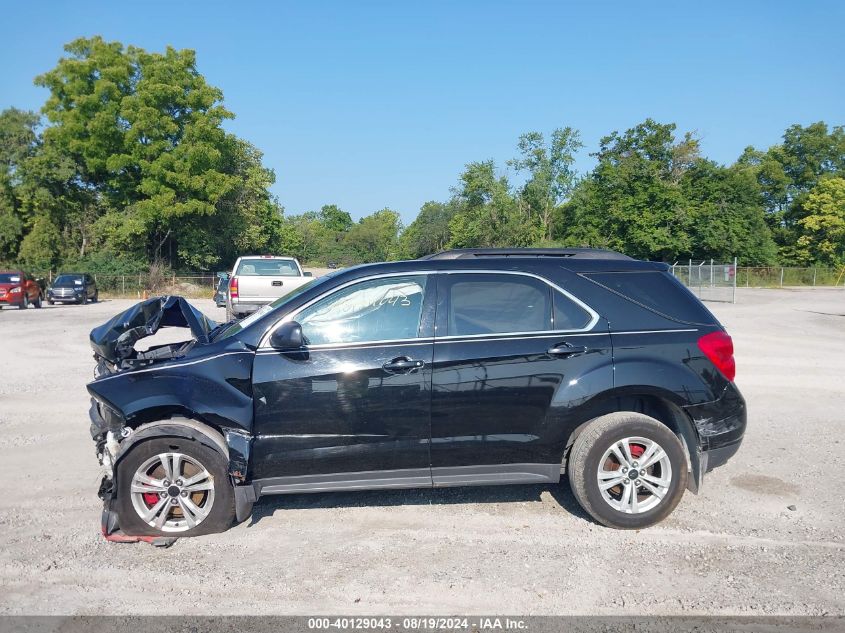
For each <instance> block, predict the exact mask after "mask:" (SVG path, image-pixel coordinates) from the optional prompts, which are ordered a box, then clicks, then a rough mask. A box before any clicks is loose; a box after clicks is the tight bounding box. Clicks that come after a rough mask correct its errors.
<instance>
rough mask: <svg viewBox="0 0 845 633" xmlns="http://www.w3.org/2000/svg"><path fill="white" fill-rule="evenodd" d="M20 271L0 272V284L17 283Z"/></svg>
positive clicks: (19, 279) (19, 278) (19, 280)
mask: <svg viewBox="0 0 845 633" xmlns="http://www.w3.org/2000/svg"><path fill="white" fill-rule="evenodd" d="M20 282H21V276H20V273H0V284H19V283H20Z"/></svg>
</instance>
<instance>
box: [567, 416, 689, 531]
mask: <svg viewBox="0 0 845 633" xmlns="http://www.w3.org/2000/svg"><path fill="white" fill-rule="evenodd" d="M567 473H568V476H569V483H570V486H571V487H572V492H573V494H574V495H575V498H576V499H577V500H578V503H580V504H581V506H582V507H583V508H584V510H586V511H587V512H588V513H589V514H590V516H592V517H593V518H594V519H595V520H596V521H598V522H600V523H603V524H604V525H607V526H609V527H615V528H620V529H629V530H630V529H639V528H644V527H648V526H650V525H654V524H655V523H658V522H660V521H662V520H663V519H665V518H666V517H667V516H669V514H670V513H671V512H672V510H674V509H675V507H676V506H677V505H678V503H679V502H680V500H681V497H682V496H683V494H684V490H685V489H686V486H687V460H686V455H685V454H684V449H683V446H682V445H681V442H680V440H679V439H678V437H677V436H676V435H675V434H674V433H673V432H672V431H671V430H670V429H669V428H667V427H666V426H664V425H663V424H661V423H660V422H658V421H657V420H655V419H654V418H650V417H648V416H646V415H642V414H640V413H633V412H619V413H611V414H608V415H605V416H602V417H600V418H596V419H595V420H593V421H592V422H590V423H589V424H588V425H587V426H586V427H585V428H584V429H583V431H582V432H581V434H580V435H579V436H578V438H577V439H576V440H575V443H574V444H573V446H572V451H571V453H570V455H569V462H568V466H567Z"/></svg>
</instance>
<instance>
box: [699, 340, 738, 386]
mask: <svg viewBox="0 0 845 633" xmlns="http://www.w3.org/2000/svg"><path fill="white" fill-rule="evenodd" d="M698 347H699V348H700V349H701V351H702V352H704V355H705V356H706V357H707V358H709V359H710V362H711V363H713V364H714V365H716V369H718V370H719V371H720V372H722V374H724V376H725V378H727V379H728V380H730V381H731V382H733V379H734V377H735V376H736V361H735V360H734V342H733V341H732V340H731V337H730V336H728V335H727V334H726V333H725V332H711V333H710V334H705V335H704V336H702V337H701V338H700V339H698Z"/></svg>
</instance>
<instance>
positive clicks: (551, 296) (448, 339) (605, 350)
mask: <svg viewBox="0 0 845 633" xmlns="http://www.w3.org/2000/svg"><path fill="white" fill-rule="evenodd" d="M612 367H613V366H612V354H611V342H610V336H609V335H608V333H607V324H606V322H605V321H604V320H603V319H601V318H600V317H599V315H597V314H596V313H595V312H593V311H592V310H591V309H590V308H589V307H588V306H586V305H585V304H583V303H582V302H580V301H579V300H578V299H576V298H575V297H573V296H571V295H569V294H567V293H565V292H564V291H563V290H562V289H560V288H558V287H555V286H553V285H552V284H550V283H549V282H547V281H546V280H544V279H542V278H540V277H537V276H535V275H532V274H526V273H517V272H509V273H502V272H470V273H468V272H460V273H448V274H447V273H444V274H440V275H438V299H437V328H436V337H435V346H434V371H433V376H432V409H431V427H432V431H431V433H432V439H431V464H432V478H433V482H434V485H435V486H449V485H465V484H490V483H508V482H544V481H557V480H558V479H559V477H560V467H561V458H562V455H563V451H564V448H565V445H566V440H567V439H568V437H569V434H570V432H571V430H572V428H574V426H575V424H576V422H577V414H576V413H575V411H576V410H577V408H578V407H579V406H580V405H582V404H584V402H585V401H586V400H587V399H589V397H590V395H591V394H594V393H596V392H597V391H603V390H606V389H609V388H610V387H611V386H612V381H613V369H612Z"/></svg>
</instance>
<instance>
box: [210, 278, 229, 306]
mask: <svg viewBox="0 0 845 633" xmlns="http://www.w3.org/2000/svg"><path fill="white" fill-rule="evenodd" d="M228 291H229V273H217V288H216V289H215V290H214V297H212V298H213V299H214V304H215V305H216V306H217V307H218V308H225V307H226V293H227V292H228Z"/></svg>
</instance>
